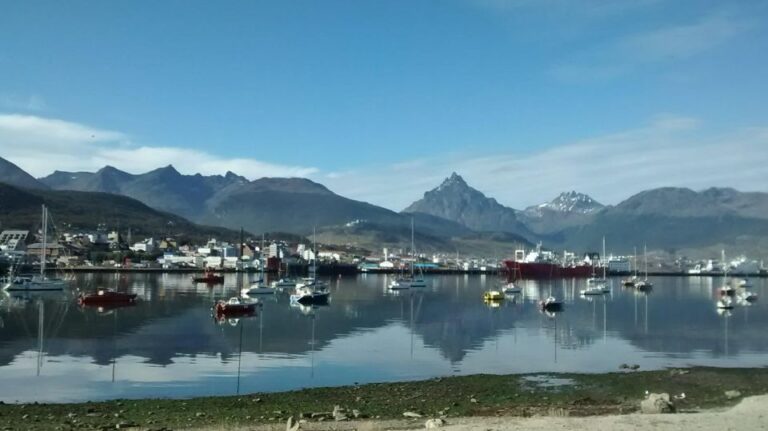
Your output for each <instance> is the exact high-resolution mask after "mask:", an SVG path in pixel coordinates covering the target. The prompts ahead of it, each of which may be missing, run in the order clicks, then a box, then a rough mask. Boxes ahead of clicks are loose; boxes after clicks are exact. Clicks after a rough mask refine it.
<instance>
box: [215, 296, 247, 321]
mask: <svg viewBox="0 0 768 431" xmlns="http://www.w3.org/2000/svg"><path fill="white" fill-rule="evenodd" d="M257 305H258V303H257V302H242V301H240V298H237V297H232V298H229V300H228V301H224V300H220V301H218V302H217V303H216V304H214V306H213V311H214V313H216V317H218V318H221V317H233V316H248V315H252V314H254V313H256V306H257Z"/></svg>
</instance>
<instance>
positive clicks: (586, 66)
mask: <svg viewBox="0 0 768 431" xmlns="http://www.w3.org/2000/svg"><path fill="white" fill-rule="evenodd" d="M753 27H754V20H753V19H751V18H749V17H744V16H742V15H734V14H726V13H713V14H710V15H707V16H704V17H703V18H701V19H700V20H698V21H696V22H693V23H684V24H675V25H666V26H663V27H659V28H656V29H653V30H649V31H645V32H641V33H635V34H629V35H624V36H621V37H619V38H617V39H614V40H611V41H609V42H606V43H604V44H602V45H598V46H593V47H590V48H587V49H585V50H583V51H581V52H577V53H576V54H574V55H573V56H572V57H571V58H570V59H566V61H565V62H563V63H560V64H557V65H555V66H554V67H553V68H552V69H551V71H550V74H551V75H552V76H553V77H554V78H556V79H559V80H562V81H601V80H605V79H611V78H615V77H617V76H621V75H625V74H627V73H631V72H632V71H633V70H636V69H637V68H639V67H644V66H648V65H652V64H662V63H665V62H674V61H681V60H685V59H688V58H691V57H694V56H697V55H700V54H704V53H706V52H709V51H711V50H713V49H716V48H718V47H720V46H723V45H725V44H727V43H728V42H730V41H731V40H732V39H734V38H736V37H737V36H739V35H741V34H743V33H745V32H746V31H748V30H750V29H751V28H753Z"/></svg>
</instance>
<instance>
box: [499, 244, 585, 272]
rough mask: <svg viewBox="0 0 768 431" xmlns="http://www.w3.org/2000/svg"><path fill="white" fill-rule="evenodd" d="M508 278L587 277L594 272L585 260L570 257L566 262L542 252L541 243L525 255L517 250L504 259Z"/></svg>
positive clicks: (522, 251)
mask: <svg viewBox="0 0 768 431" xmlns="http://www.w3.org/2000/svg"><path fill="white" fill-rule="evenodd" d="M504 266H506V268H507V273H508V274H509V277H510V278H513V279H520V278H533V279H541V278H588V277H591V276H592V275H593V274H594V267H593V266H592V265H590V264H587V263H585V262H577V261H575V260H574V259H571V260H570V261H569V262H567V263H563V262H560V261H558V260H556V258H555V257H554V255H553V254H552V253H551V252H542V251H541V244H539V245H538V246H537V247H536V250H535V251H531V252H530V253H528V254H527V255H526V254H525V251H524V250H517V251H516V252H515V258H514V259H510V260H505V261H504Z"/></svg>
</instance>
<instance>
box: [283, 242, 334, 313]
mask: <svg viewBox="0 0 768 431" xmlns="http://www.w3.org/2000/svg"><path fill="white" fill-rule="evenodd" d="M312 251H313V253H314V256H312V271H311V272H312V277H307V278H304V279H302V280H301V281H300V282H298V283H296V289H295V290H294V292H293V293H292V294H291V297H290V298H291V304H302V305H306V304H327V303H328V298H329V296H330V292H328V287H327V285H326V283H324V282H322V281H320V280H318V279H317V242H316V241H315V230H314V228H313V229H312Z"/></svg>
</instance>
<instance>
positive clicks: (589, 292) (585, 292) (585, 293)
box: [579, 286, 606, 296]
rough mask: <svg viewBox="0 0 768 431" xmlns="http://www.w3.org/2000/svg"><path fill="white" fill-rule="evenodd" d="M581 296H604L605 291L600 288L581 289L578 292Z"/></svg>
mask: <svg viewBox="0 0 768 431" xmlns="http://www.w3.org/2000/svg"><path fill="white" fill-rule="evenodd" d="M579 293H581V294H582V295H583V296H591V295H604V294H605V293H606V292H605V289H604V288H603V287H602V286H590V287H587V288H586V289H582V290H580V291H579Z"/></svg>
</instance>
